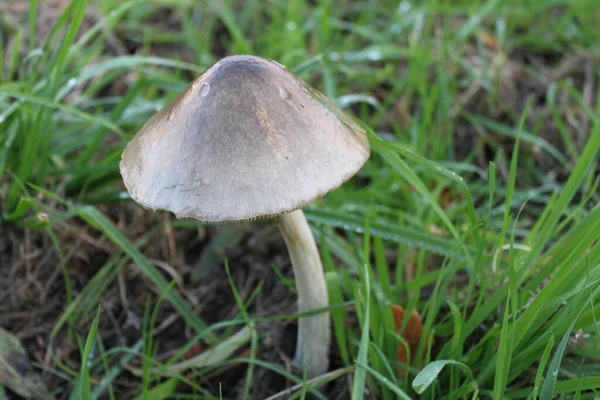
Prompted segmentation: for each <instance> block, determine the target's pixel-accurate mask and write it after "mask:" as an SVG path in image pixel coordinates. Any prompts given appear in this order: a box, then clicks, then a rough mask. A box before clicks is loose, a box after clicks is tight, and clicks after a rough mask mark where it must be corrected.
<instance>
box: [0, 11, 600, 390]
mask: <svg viewBox="0 0 600 400" xmlns="http://www.w3.org/2000/svg"><path fill="white" fill-rule="evenodd" d="M599 26H600V9H599V8H598V6H597V4H595V2H594V1H592V0H574V1H570V0H547V1H537V2H534V1H526V2H523V1H512V0H510V1H509V0H491V1H475V0H470V1H467V0H463V1H452V2H451V1H443V0H431V1H421V2H418V1H401V2H394V1H389V0H374V1H350V0H345V1H342V0H340V1H332V0H322V1H304V2H303V1H293V0H292V1H277V0H271V1H258V0H246V1H234V0H224V1H206V2H197V1H164V2H151V1H147V0H133V1H116V0H98V1H97V2H89V3H88V1H85V0H80V1H74V2H72V3H69V2H68V1H61V0H58V1H52V2H48V3H47V2H43V1H35V0H31V1H30V2H29V3H27V2H24V1H20V0H3V1H0V55H2V56H3V57H2V59H0V207H1V208H0V216H1V219H0V327H2V328H5V329H6V330H7V331H9V332H10V333H11V334H12V335H15V337H16V338H17V339H18V341H19V342H20V343H21V344H22V345H23V347H24V351H25V352H26V355H27V357H28V358H29V359H30V360H31V361H32V366H31V368H33V371H34V372H32V371H28V369H27V368H26V364H25V366H24V365H23V364H24V361H23V360H22V359H21V358H19V360H20V361H19V368H17V369H16V370H17V377H18V378H19V379H21V378H22V381H20V384H19V385H18V386H19V387H20V388H21V390H22V391H23V393H21V394H22V395H27V394H29V395H32V396H33V397H37V398H40V397H41V396H42V395H43V394H44V393H50V394H51V396H53V397H54V398H56V399H77V398H90V399H105V398H110V399H128V398H135V399H166V398H169V399H220V398H222V399H234V398H252V399H264V398H272V399H275V398H278V399H283V398H320V399H349V398H353V399H397V398H400V399H409V398H423V399H459V398H482V399H487V398H492V399H551V398H575V399H586V398H590V399H591V398H598V396H600V331H599V330H600V325H599V324H598V318H599V316H598V314H599V313H600V309H598V307H596V305H597V304H598V303H599V302H600V247H598V246H596V242H597V241H598V239H600V207H599V206H598V205H597V203H598V200H599V194H598V193H599V192H598V182H599V180H598V167H597V162H598V157H597V155H598V150H599V149H600V102H599V101H598V100H599V99H600V91H599V90H598V82H599V78H600V75H599V72H600V68H599V64H598V62H597V60H598V57H600V30H599V29H598V27H599ZM236 53H252V54H256V55H260V56H263V57H267V58H272V59H275V60H277V61H279V62H280V63H282V64H284V65H286V66H287V67H288V68H289V69H291V70H293V71H295V72H296V73H297V74H298V75H299V76H300V77H302V78H303V79H305V80H306V81H308V82H310V83H311V84H312V85H313V86H315V87H316V88H318V89H319V90H321V91H322V92H323V93H324V94H326V95H327V96H328V97H329V98H331V99H332V100H334V101H335V102H336V103H337V104H338V105H339V106H340V107H342V108H343V109H345V110H346V111H347V112H348V113H350V114H351V115H353V116H354V117H356V118H357V120H360V121H361V122H362V123H363V124H364V125H365V127H367V128H368V129H369V130H370V131H369V137H370V145H371V150H372V155H371V158H370V160H369V161H368V162H367V164H366V165H365V166H364V168H363V169H362V170H361V171H360V172H359V173H358V174H357V175H356V176H355V177H354V178H353V179H352V180H350V181H348V182H347V183H346V184H344V185H343V186H342V187H341V188H339V189H338V190H336V191H334V192H332V193H330V194H329V195H327V196H326V197H324V198H323V199H320V200H318V201H317V202H315V203H314V204H312V205H310V206H308V207H307V208H306V209H305V214H306V216H307V218H308V219H309V222H310V223H311V227H312V228H313V230H314V235H315V237H316V238H317V241H318V244H319V246H320V249H321V254H322V258H323V260H324V265H325V268H326V277H327V282H328V290H329V296H330V301H331V307H330V312H331V318H332V321H333V329H334V331H333V343H332V347H331V349H330V359H331V367H330V369H331V371H332V372H331V373H329V374H327V375H324V376H322V377H319V378H317V379H314V380H311V381H310V382H309V383H306V379H304V378H303V376H302V373H301V372H299V371H297V370H295V369H294V368H293V367H292V366H291V364H290V359H291V357H292V356H293V349H294V346H295V341H296V338H295V330H296V321H297V318H298V315H296V314H295V309H296V304H295V299H296V295H295V292H294V291H295V287H294V281H293V276H292V271H291V266H290V264H289V260H288V258H287V252H286V250H285V245H284V243H283V239H282V238H281V236H280V235H279V233H278V231H277V226H276V224H275V223H274V222H273V221H271V220H261V221H255V222H248V223H243V224H238V225H219V226H204V225H201V224H199V223H197V222H195V221H190V220H177V219H175V218H174V217H173V216H172V215H169V214H168V213H162V212H156V213H155V212H151V211H146V210H143V209H142V208H141V207H139V206H137V205H136V204H135V203H133V202H132V201H130V199H129V197H128V195H127V192H126V191H125V189H124V186H123V183H122V180H121V177H120V174H119V169H118V163H119V159H120V156H121V153H122V150H123V148H124V146H125V144H126V143H127V141H128V140H129V139H131V138H132V137H133V135H134V134H135V133H136V132H137V130H138V129H139V128H140V127H141V125H142V124H143V123H144V122H145V121H146V120H147V119H148V118H149V117H150V116H151V115H152V114H153V113H154V112H156V111H157V110H158V109H160V107H161V106H162V105H164V104H165V103H166V102H168V101H169V100H170V99H172V98H174V97H175V96H176V95H177V93H178V92H180V91H181V90H182V89H183V88H184V87H185V86H186V85H187V84H188V83H189V82H190V81H191V80H192V79H194V77H196V76H198V75H199V74H200V73H202V71H204V70H205V69H206V68H207V67H209V66H210V65H212V64H213V63H214V62H215V61H217V60H218V59H220V58H221V57H223V56H225V55H228V54H236ZM232 173H234V171H233V172H232ZM393 304H396V305H401V306H403V307H404V308H405V309H407V310H413V309H414V310H417V311H418V312H419V314H420V315H421V317H422V322H423V332H422V335H421V336H420V338H418V339H419V341H418V344H415V345H414V346H409V348H411V349H413V350H414V352H413V353H415V352H416V354H412V355H411V357H412V356H414V357H415V360H418V361H415V362H413V363H411V365H406V364H405V363H403V362H401V360H399V359H398V352H397V348H398V345H399V344H400V345H402V346H404V345H407V343H406V341H405V340H404V338H403V336H402V335H401V334H398V333H397V332H396V330H395V326H394V318H393V314H392V311H391V306H392V305H393ZM407 314H408V313H407ZM1 332H2V331H0V333H1ZM8 342H10V341H8V340H6V339H4V340H3V339H2V337H1V336H0V383H3V384H4V386H6V389H3V388H2V386H1V385H0V399H4V398H8V399H13V398H19V397H17V396H16V395H15V394H14V392H13V391H12V390H11V389H10V388H11V387H12V388H13V389H14V385H13V386H11V383H10V382H8V381H7V380H6V379H7V375H8V374H7V369H6V366H7V365H9V366H13V367H15V361H14V354H13V358H11V357H9V356H8V355H9V350H14V344H13V347H11V348H9V347H7V346H8V345H7V344H6V343H8ZM17 347H18V346H17ZM7 349H8V350H7ZM21 357H22V356H21ZM11 360H12V361H11ZM3 368H4V369H3ZM25 372H29V373H28V374H25ZM15 379H16V378H14V375H13V384H14V380H15ZM40 379H41V381H40ZM269 396H272V397H269Z"/></svg>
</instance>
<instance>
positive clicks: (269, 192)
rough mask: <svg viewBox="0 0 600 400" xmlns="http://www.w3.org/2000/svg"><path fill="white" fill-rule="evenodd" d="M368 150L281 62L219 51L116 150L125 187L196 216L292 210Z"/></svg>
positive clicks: (352, 127)
mask: <svg viewBox="0 0 600 400" xmlns="http://www.w3.org/2000/svg"><path fill="white" fill-rule="evenodd" d="M368 157H369V144H368V139H367V137H366V135H365V133H364V131H363V130H362V128H360V127H359V126H358V125H357V124H356V123H354V122H353V121H352V119H351V118H350V117H349V116H347V115H346V114H344V112H342V111H341V110H339V109H338V108H337V107H335V106H334V105H333V104H332V103H331V102H330V101H329V100H327V98H326V97H325V96H323V95H322V94H320V93H318V92H317V91H316V90H315V89H312V88H311V87H310V86H308V84H306V83H305V82H304V81H303V80H301V79H300V78H298V77H297V76H295V75H294V74H292V73H291V72H289V71H288V70H287V69H286V68H285V67H283V66H282V65H281V64H279V63H277V62H275V61H272V60H267V59H264V58H260V57H256V56H251V55H235V56H229V57H226V58H224V59H222V60H220V61H219V62H217V63H216V64H215V65H213V66H212V67H211V68H209V69H208V70H206V71H205V72H204V73H203V74H202V75H201V76H200V77H199V78H198V79H196V80H195V81H194V82H192V83H191V84H190V85H189V86H188V87H187V88H186V89H185V90H184V91H183V92H182V93H181V94H179V96H177V98H175V99H174V100H173V101H172V102H171V103H170V104H168V105H167V106H165V107H163V108H162V109H161V110H160V111H159V112H157V113H156V114H155V115H154V116H153V117H152V118H151V119H150V120H148V122H147V123H146V124H145V125H144V126H143V127H142V129H141V130H140V131H139V132H138V133H137V134H136V135H135V137H134V138H133V139H132V140H131V141H130V142H129V143H128V145H127V147H126V148H125V151H124V152H123V155H122V158H121V163H120V170H121V175H122V176H123V181H124V182H125V186H126V188H127V190H128V191H129V194H130V195H131V197H132V198H133V200H135V201H136V202H137V203H139V204H141V205H142V206H144V207H146V208H150V209H154V210H167V211H171V212H173V213H174V214H175V215H176V216H177V217H178V218H194V219H197V220H200V221H203V222H221V221H241V220H249V219H255V218H261V217H268V216H274V215H277V214H281V213H284V212H288V211H293V210H296V209H299V208H301V207H303V206H305V205H306V204H308V203H310V202H312V201H313V200H315V199H317V198H318V197H321V196H323V195H324V194H326V193H327V192H329V191H331V190H333V189H335V188H337V187H338V186H340V185H341V184H342V183H343V182H345V181H346V180H347V179H349V178H350V177H352V176H353V175H354V174H355V173H356V172H357V171H358V170H359V169H360V168H361V166H362V165H363V164H364V162H365V161H366V160H367V158H368Z"/></svg>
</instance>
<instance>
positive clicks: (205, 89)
mask: <svg viewBox="0 0 600 400" xmlns="http://www.w3.org/2000/svg"><path fill="white" fill-rule="evenodd" d="M208 92H210V85H209V84H208V83H203V84H202V87H201V88H200V94H201V95H202V97H206V95H207V94H208Z"/></svg>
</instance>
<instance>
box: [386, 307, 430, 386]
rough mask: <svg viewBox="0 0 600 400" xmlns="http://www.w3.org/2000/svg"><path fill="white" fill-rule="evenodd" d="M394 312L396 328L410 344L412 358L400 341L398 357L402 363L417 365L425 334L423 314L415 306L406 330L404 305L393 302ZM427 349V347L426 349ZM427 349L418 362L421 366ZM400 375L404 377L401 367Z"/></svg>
mask: <svg viewBox="0 0 600 400" xmlns="http://www.w3.org/2000/svg"><path fill="white" fill-rule="evenodd" d="M392 314H393V315H394V325H395V328H396V332H398V333H399V334H400V335H401V336H402V338H403V339H404V340H405V341H406V344H407V345H408V350H410V355H411V360H410V361H409V360H408V354H407V348H406V346H405V345H404V343H402V342H400V343H398V350H397V357H398V361H399V362H401V363H402V364H406V365H415V364H417V363H416V361H417V360H416V355H417V351H418V349H419V342H420V341H421V337H422V336H423V322H422V321H421V315H419V312H418V311H417V310H416V309H415V308H413V310H412V311H411V313H410V316H409V317H408V321H407V323H406V326H405V327H404V330H402V324H403V322H404V317H405V315H406V311H405V310H404V307H402V306H399V305H396V304H392ZM425 350H427V349H425ZM425 353H426V351H424V352H423V354H422V355H421V360H420V362H419V363H418V365H419V367H422V366H423V359H424V358H425ZM399 374H400V377H404V369H403V368H400V370H399Z"/></svg>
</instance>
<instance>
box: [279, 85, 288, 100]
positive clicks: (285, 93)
mask: <svg viewBox="0 0 600 400" xmlns="http://www.w3.org/2000/svg"><path fill="white" fill-rule="evenodd" d="M279 95H280V96H281V98H282V99H284V100H289V99H290V97H291V95H290V92H288V91H287V90H285V89H284V88H279Z"/></svg>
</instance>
